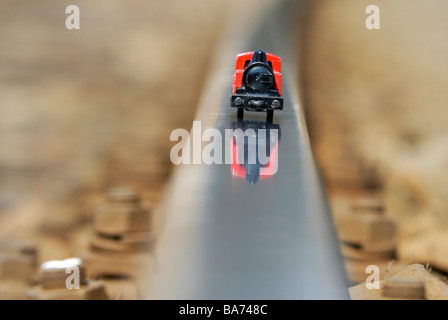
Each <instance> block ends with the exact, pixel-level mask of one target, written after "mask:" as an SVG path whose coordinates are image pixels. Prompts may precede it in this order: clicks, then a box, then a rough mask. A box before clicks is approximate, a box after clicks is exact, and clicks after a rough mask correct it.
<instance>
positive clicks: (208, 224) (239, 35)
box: [149, 1, 348, 299]
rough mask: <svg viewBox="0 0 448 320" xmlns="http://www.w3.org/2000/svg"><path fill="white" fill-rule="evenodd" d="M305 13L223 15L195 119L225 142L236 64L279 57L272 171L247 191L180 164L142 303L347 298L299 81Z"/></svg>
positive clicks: (210, 171) (289, 9)
mask: <svg viewBox="0 0 448 320" xmlns="http://www.w3.org/2000/svg"><path fill="white" fill-rule="evenodd" d="M235 7H239V5H235ZM304 8H305V2H302V1H300V2H295V1H294V2H293V1H289V2H284V3H280V4H275V3H274V4H272V3H269V4H268V6H267V7H265V8H262V6H258V7H255V8H241V7H239V9H238V10H235V12H234V13H233V14H232V16H231V17H230V20H231V22H230V23H229V29H228V30H227V31H226V33H225V34H224V35H223V41H222V42H221V45H220V46H218V47H217V50H216V55H215V60H214V64H213V67H212V69H211V74H210V75H209V78H208V82H207V86H206V87H205V88H204V95H203V98H202V101H201V104H200V107H199V110H198V113H197V116H196V119H195V120H197V121H201V123H202V129H203V130H205V129H208V128H214V129H217V130H219V131H220V132H221V133H222V134H223V135H224V131H225V130H226V129H229V128H230V129H231V128H234V126H235V123H238V121H237V118H236V112H235V110H234V109H231V108H230V107H229V93H230V91H231V79H232V71H233V67H234V66H233V64H234V57H235V56H236V54H237V53H239V52H245V51H253V50H256V49H259V48H262V49H263V50H266V51H268V52H271V53H273V54H277V55H279V56H281V57H282V58H283V66H282V73H283V75H284V80H283V81H284V83H283V96H284V99H285V105H284V110H283V111H281V112H276V114H275V116H274V121H273V124H274V125H276V126H278V128H279V129H280V130H281V140H280V142H279V144H278V171H277V172H276V174H275V175H273V176H270V177H267V178H266V179H263V180H259V181H258V182H256V183H253V184H251V183H249V182H248V181H247V180H246V179H244V178H240V177H236V176H234V175H232V170H231V165H226V164H222V165H205V164H202V165H182V166H180V167H178V168H177V169H176V172H175V174H174V175H173V177H172V183H171V185H170V187H169V188H168V191H167V194H166V197H165V199H164V201H163V202H162V204H161V206H160V207H159V210H158V212H157V216H158V217H159V218H160V225H161V227H160V228H161V231H160V235H159V238H158V241H157V245H156V249H155V253H154V254H155V260H156V262H157V263H156V265H157V267H156V269H155V272H154V274H153V277H152V279H151V283H150V286H149V287H150V288H151V289H150V292H149V298H151V299H345V298H348V292H347V287H348V282H347V280H346V276H345V272H344V268H343V263H342V258H341V255H340V253H339V247H338V241H337V238H336V235H335V230H334V227H333V223H332V219H331V215H330V211H329V207H328V204H327V199H326V196H325V193H324V190H323V188H322V184H321V180H320V177H319V174H318V172H317V170H316V165H315V162H314V159H313V155H312V151H311V147H310V142H309V138H308V133H307V129H306V124H305V120H304V118H303V106H302V105H301V101H300V92H299V91H298V89H299V87H298V85H297V81H296V76H297V75H298V68H297V67H298V58H299V51H298V49H299V47H298V46H300V43H297V41H296V40H297V39H298V37H297V33H296V32H294V31H293V30H300V29H297V28H300V21H297V16H300V14H299V15H297V13H300V12H301V11H302V10H304ZM251 9H252V10H251ZM291 36H292V37H293V38H296V39H291V38H290V37H291ZM265 117H266V116H265V114H264V113H263V114H259V113H251V112H246V114H245V118H244V121H246V122H247V121H257V122H258V124H259V126H260V128H261V127H265V126H266V123H265V121H266V120H265ZM225 147H226V148H229V146H225Z"/></svg>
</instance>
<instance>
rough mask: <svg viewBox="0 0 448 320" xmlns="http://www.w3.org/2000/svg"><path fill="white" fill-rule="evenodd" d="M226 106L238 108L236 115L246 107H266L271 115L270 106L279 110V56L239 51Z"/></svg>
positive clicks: (241, 113) (240, 116)
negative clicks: (231, 88)
mask: <svg viewBox="0 0 448 320" xmlns="http://www.w3.org/2000/svg"><path fill="white" fill-rule="evenodd" d="M230 106H231V107H234V108H238V118H242V117H243V115H244V110H246V111H266V112H267V114H268V119H269V118H270V119H272V117H273V115H274V110H282V109H283V98H282V97H281V59H280V57H277V56H275V55H273V54H270V53H266V52H264V51H263V50H257V51H252V52H246V53H242V54H239V55H238V56H237V58H236V66H235V74H234V75H233V91H232V94H231V97H230Z"/></svg>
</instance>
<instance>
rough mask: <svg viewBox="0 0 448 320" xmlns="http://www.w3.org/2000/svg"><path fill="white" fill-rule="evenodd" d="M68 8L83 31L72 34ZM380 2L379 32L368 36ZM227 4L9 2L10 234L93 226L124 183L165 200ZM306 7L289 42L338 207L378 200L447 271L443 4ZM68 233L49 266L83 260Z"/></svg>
mask: <svg viewBox="0 0 448 320" xmlns="http://www.w3.org/2000/svg"><path fill="white" fill-rule="evenodd" d="M71 4H75V5H78V6H79V8H80V11H81V29H80V30H67V29H66V27H65V19H66V18H67V16H68V15H67V14H66V13H65V8H66V7H67V6H68V5H71ZM370 4H375V5H377V6H378V7H379V8H380V10H381V11H380V12H381V15H380V17H381V20H380V21H381V22H380V23H381V29H380V30H367V29H366V28H365V19H366V17H367V15H366V14H365V8H366V7H367V6H368V5H370ZM232 10H235V4H234V2H227V1H223V0H212V1H205V0H189V1H181V0H166V1H147V0H146V1H144V0H128V1H120V0H108V1H85V0H76V1H65V0H64V1H54V0H53V1H51V0H40V1H38V2H37V1H29V0H16V1H7V0H1V1H0V236H1V237H6V238H10V237H12V236H13V237H15V238H21V239H31V240H33V241H35V239H36V237H37V235H39V240H38V241H44V243H46V244H48V243H50V242H45V241H46V240H45V237H46V236H47V234H48V233H47V232H46V231H45V233H44V234H43V235H42V233H41V231H42V230H47V231H48V230H49V232H50V231H51V230H53V231H54V230H59V231H58V232H59V233H60V231H61V230H67V228H68V227H67V226H69V225H73V223H82V222H83V221H86V220H88V219H89V210H90V208H91V204H92V203H93V202H94V200H97V199H98V198H101V195H102V194H103V192H104V190H106V189H107V188H109V187H113V186H117V185H132V186H135V187H136V188H138V189H139V190H140V191H141V192H142V193H143V194H144V196H145V198H146V199H149V201H150V202H155V203H156V202H157V200H158V199H159V198H160V196H161V194H162V192H163V186H164V184H165V182H166V181H167V179H168V177H169V173H170V171H171V169H172V168H171V167H172V165H171V163H170V160H169V151H170V148H171V146H172V144H171V143H169V135H170V133H171V131H172V130H173V129H175V128H189V127H191V122H192V120H193V119H194V115H195V111H196V106H197V103H198V100H199V97H200V94H201V90H202V87H203V85H204V81H206V80H207V78H206V75H207V71H208V67H209V62H210V61H211V58H212V55H213V49H214V46H215V44H216V43H217V41H219V39H220V35H221V33H220V31H221V29H222V26H223V24H224V23H225V21H228V20H226V17H227V18H228V16H230V15H231V12H232ZM307 10H308V11H307V12H306V22H305V26H304V30H291V33H292V34H295V33H296V34H297V36H299V35H302V36H304V37H303V40H302V41H303V42H302V48H303V49H302V51H301V52H298V53H297V54H298V55H300V57H301V64H302V65H301V74H300V78H301V88H300V90H301V92H302V97H303V101H304V106H305V112H306V116H307V121H308V125H309V131H310V137H311V141H312V145H313V149H314V152H315V156H316V160H317V162H318V166H319V168H320V170H321V174H322V177H323V180H324V181H325V184H326V187H327V191H328V194H329V196H330V201H331V204H332V208H333V212H334V213H335V214H336V215H337V214H338V212H340V211H347V210H349V209H348V208H349V207H350V201H351V199H352V198H353V197H356V196H358V195H365V194H369V195H371V194H375V196H377V197H380V198H381V199H384V203H385V206H386V208H387V212H388V214H389V215H390V217H392V218H393V219H394V221H395V223H396V225H397V232H396V234H395V235H394V237H396V238H395V239H396V248H397V256H396V258H397V259H399V260H405V261H409V262H420V263H425V262H426V261H431V262H432V261H436V266H437V268H438V269H439V270H440V271H441V272H447V271H448V259H447V258H444V257H445V253H446V256H448V148H447V146H448V126H447V125H446V123H447V119H448V108H447V107H446V106H447V103H448V90H446V89H445V84H446V83H448V69H447V68H445V66H446V65H447V62H446V57H447V56H448V38H447V37H446V32H445V31H446V29H447V28H448V22H447V21H446V19H445V15H446V12H447V10H448V2H446V1H444V0H433V1H432V2H431V5H428V4H427V3H425V2H422V1H418V0H395V1H386V0H375V1H364V0H339V1H331V0H316V1H311V2H310V5H309V6H308V8H307ZM283 72H284V73H287V72H288V70H283ZM229 81H230V80H229ZM62 238H63V240H64V241H63V242H60V243H59V244H57V245H53V244H51V245H48V246H46V248H47V249H44V250H43V253H41V256H40V258H39V260H40V261H45V260H47V259H54V258H57V259H59V258H64V257H66V256H67V255H70V254H74V253H75V249H74V248H75V247H74V246H73V244H72V243H71V242H70V241H71V240H70V241H69V240H68V237H67V234H65V238H64V237H62ZM42 239H43V240H42ZM53 240H54V239H53V238H52V239H51V241H53ZM48 241H50V240H48ZM51 243H54V242H51ZM442 256H443V257H442Z"/></svg>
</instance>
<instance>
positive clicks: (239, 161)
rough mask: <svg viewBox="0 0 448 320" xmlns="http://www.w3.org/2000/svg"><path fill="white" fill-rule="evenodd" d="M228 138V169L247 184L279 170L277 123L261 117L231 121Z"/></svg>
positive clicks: (278, 131) (270, 175) (278, 127)
mask: <svg viewBox="0 0 448 320" xmlns="http://www.w3.org/2000/svg"><path fill="white" fill-rule="evenodd" d="M231 127H232V129H233V131H234V134H233V137H232V139H231V140H230V150H232V164H231V172H232V175H233V176H236V177H241V178H245V179H246V180H247V181H248V182H249V183H250V184H255V183H257V182H258V181H259V180H260V179H264V178H268V177H272V176H273V175H275V173H276V172H277V169H278V145H279V142H280V137H281V129H280V125H279V124H274V123H272V121H269V120H268V121H263V120H254V119H252V120H242V119H240V120H238V121H236V122H232V124H231Z"/></svg>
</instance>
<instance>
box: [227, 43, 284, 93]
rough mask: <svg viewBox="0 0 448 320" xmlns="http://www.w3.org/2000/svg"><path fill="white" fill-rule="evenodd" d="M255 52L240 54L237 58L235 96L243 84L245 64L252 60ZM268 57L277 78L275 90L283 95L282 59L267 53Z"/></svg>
mask: <svg viewBox="0 0 448 320" xmlns="http://www.w3.org/2000/svg"><path fill="white" fill-rule="evenodd" d="M253 54H254V51H250V52H244V53H240V54H239V55H237V56H236V65H235V74H234V75H233V94H235V93H236V89H237V88H239V87H241V85H242V83H243V72H244V64H245V63H246V61H247V60H252V55H253ZM266 57H267V59H268V61H271V63H272V71H274V77H275V86H274V88H275V89H277V90H278V93H279V94H280V95H282V74H281V66H282V59H281V58H280V57H277V56H276V55H273V54H271V53H267V52H266Z"/></svg>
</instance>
